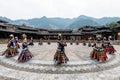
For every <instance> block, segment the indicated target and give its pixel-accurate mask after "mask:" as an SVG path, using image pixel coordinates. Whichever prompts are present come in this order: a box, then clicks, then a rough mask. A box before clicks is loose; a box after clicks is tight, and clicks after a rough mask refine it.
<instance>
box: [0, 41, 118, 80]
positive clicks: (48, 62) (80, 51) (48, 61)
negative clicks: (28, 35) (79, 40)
mask: <svg viewBox="0 0 120 80" xmlns="http://www.w3.org/2000/svg"><path fill="white" fill-rule="evenodd" d="M114 47H115V49H116V50H117V52H116V53H115V55H109V54H108V58H109V60H108V61H106V62H104V63H99V62H97V61H93V60H91V59H90V57H89V53H90V51H92V47H88V46H83V45H82V44H79V45H76V44H73V45H70V44H69V43H67V47H65V53H66V55H67V56H68V58H69V60H70V61H69V62H68V63H67V64H63V65H61V66H57V65H55V64H54V61H53V56H54V54H55V52H56V49H57V43H51V45H48V44H47V43H43V45H38V43H35V45H34V46H29V50H30V51H31V52H32V53H33V55H34V57H33V58H32V60H30V61H28V62H25V63H18V62H17V58H18V56H15V57H12V58H5V57H4V56H0V80H120V54H119V53H120V46H119V45H114ZM5 49H6V44H0V51H1V53H2V52H3V51H4V50H5ZM20 51H21V49H20V50H19V52H20Z"/></svg>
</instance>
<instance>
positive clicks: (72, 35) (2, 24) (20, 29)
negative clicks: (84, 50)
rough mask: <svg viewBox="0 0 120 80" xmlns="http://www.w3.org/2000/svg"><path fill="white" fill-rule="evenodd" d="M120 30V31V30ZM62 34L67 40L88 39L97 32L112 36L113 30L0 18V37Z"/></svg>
mask: <svg viewBox="0 0 120 80" xmlns="http://www.w3.org/2000/svg"><path fill="white" fill-rule="evenodd" d="M119 32H120V31H119ZM59 33H60V34H62V36H63V38H64V39H65V40H71V39H72V40H88V39H90V38H91V39H95V38H96V35H97V34H100V35H102V36H103V37H107V38H108V36H110V35H111V34H112V32H111V31H110V30H109V28H107V27H104V26H102V27H94V26H84V27H81V28H79V29H78V30H77V31H73V30H71V29H51V30H46V29H39V28H33V27H29V26H20V25H13V24H9V23H8V22H6V21H3V20H0V34H1V35H0V38H8V37H9V35H10V34H14V35H15V36H18V37H19V38H21V35H22V34H26V35H27V36H28V38H30V37H33V38H34V39H40V38H42V39H45V40H47V39H52V40H57V38H58V34H59Z"/></svg>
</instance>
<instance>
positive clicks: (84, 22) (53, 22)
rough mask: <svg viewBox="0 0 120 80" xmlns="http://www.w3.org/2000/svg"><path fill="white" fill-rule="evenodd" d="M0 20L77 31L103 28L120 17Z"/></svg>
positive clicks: (83, 16)
mask: <svg viewBox="0 0 120 80" xmlns="http://www.w3.org/2000/svg"><path fill="white" fill-rule="evenodd" d="M0 19H2V20H5V21H7V22H9V23H11V24H17V25H21V24H23V23H25V24H26V25H28V26H32V27H37V28H44V29H69V28H70V29H77V28H79V27H82V26H89V25H90V26H101V25H106V24H109V23H111V22H116V21H120V17H103V18H93V17H89V16H85V15H81V16H78V17H76V18H73V19H70V18H59V17H54V18H47V17H45V16H43V17H41V18H32V19H28V20H24V19H19V20H11V19H9V18H6V17H2V16H0Z"/></svg>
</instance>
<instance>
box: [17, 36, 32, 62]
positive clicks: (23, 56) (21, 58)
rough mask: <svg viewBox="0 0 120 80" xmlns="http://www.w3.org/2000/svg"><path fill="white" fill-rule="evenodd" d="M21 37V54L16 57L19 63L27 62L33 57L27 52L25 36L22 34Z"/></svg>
mask: <svg viewBox="0 0 120 80" xmlns="http://www.w3.org/2000/svg"><path fill="white" fill-rule="evenodd" d="M22 36H23V43H22V52H21V54H20V55H19V57H18V61H19V62H25V61H28V60H30V59H31V58H32V57H33V55H32V53H31V52H30V51H29V50H28V43H27V36H26V35H25V34H23V35H22Z"/></svg>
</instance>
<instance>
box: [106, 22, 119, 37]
mask: <svg viewBox="0 0 120 80" xmlns="http://www.w3.org/2000/svg"><path fill="white" fill-rule="evenodd" d="M118 26H120V24H119V23H117V22H112V23H110V24H107V27H109V28H110V30H111V31H112V33H113V37H114V39H115V37H116V33H117V30H116V27H118Z"/></svg>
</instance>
